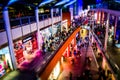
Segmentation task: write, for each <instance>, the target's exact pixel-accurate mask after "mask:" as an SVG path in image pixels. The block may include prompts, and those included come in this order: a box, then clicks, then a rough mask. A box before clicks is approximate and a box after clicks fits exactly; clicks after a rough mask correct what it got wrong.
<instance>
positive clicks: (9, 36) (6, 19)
mask: <svg viewBox="0 0 120 80" xmlns="http://www.w3.org/2000/svg"><path fill="white" fill-rule="evenodd" d="M3 19H4V23H5V30H6V34H7V40H8V47H9V52H10V57H11V61H12V65H13V69H16V68H17V65H16V58H15V54H14V48H13V39H12V33H11V28H10V21H9V13H8V7H5V8H4V10H3Z"/></svg>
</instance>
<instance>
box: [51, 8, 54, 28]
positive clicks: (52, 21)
mask: <svg viewBox="0 0 120 80" xmlns="http://www.w3.org/2000/svg"><path fill="white" fill-rule="evenodd" d="M51 23H52V27H51V28H52V30H53V24H54V20H53V8H51Z"/></svg>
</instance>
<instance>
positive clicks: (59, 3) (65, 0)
mask: <svg viewBox="0 0 120 80" xmlns="http://www.w3.org/2000/svg"><path fill="white" fill-rule="evenodd" d="M67 2H69V0H62V1H60V2H58V3H57V4H55V6H59V5H62V4H65V3H67Z"/></svg>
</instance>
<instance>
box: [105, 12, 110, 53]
mask: <svg viewBox="0 0 120 80" xmlns="http://www.w3.org/2000/svg"><path fill="white" fill-rule="evenodd" d="M109 16H110V14H109V13H108V15H107V23H106V33H105V42H104V49H105V51H106V49H107V40H108V30H109Z"/></svg>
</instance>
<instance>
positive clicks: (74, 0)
mask: <svg viewBox="0 0 120 80" xmlns="http://www.w3.org/2000/svg"><path fill="white" fill-rule="evenodd" d="M75 2H76V0H73V1H70V2H69V3H67V4H65V5H64V7H67V6H69V5H71V4H73V3H75Z"/></svg>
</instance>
